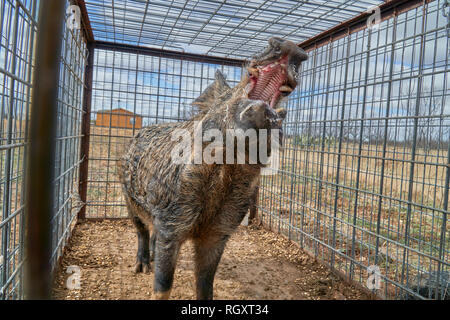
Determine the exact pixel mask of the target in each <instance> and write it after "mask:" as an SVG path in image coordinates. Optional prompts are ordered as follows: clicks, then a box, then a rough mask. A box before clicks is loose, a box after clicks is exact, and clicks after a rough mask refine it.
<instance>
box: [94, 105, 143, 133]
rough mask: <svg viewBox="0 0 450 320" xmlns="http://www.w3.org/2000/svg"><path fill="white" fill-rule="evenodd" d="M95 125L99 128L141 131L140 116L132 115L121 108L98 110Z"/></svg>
mask: <svg viewBox="0 0 450 320" xmlns="http://www.w3.org/2000/svg"><path fill="white" fill-rule="evenodd" d="M95 125H97V126H99V127H109V126H110V125H111V128H125V129H133V128H135V129H141V128H142V116H140V115H138V114H134V113H133V112H131V111H128V110H125V109H123V108H119V109H113V110H100V111H98V112H97V120H96V121H95Z"/></svg>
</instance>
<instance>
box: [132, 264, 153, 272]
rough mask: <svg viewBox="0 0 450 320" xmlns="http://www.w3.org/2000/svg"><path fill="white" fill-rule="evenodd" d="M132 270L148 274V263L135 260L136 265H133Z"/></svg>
mask: <svg viewBox="0 0 450 320" xmlns="http://www.w3.org/2000/svg"><path fill="white" fill-rule="evenodd" d="M134 272H135V273H145V274H150V264H148V263H142V262H137V263H136V266H135V267H134Z"/></svg>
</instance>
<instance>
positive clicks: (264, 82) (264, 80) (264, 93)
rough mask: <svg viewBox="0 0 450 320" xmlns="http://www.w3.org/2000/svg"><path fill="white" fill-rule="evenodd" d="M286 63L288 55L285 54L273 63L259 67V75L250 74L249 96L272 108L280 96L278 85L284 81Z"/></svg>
mask: <svg viewBox="0 0 450 320" xmlns="http://www.w3.org/2000/svg"><path fill="white" fill-rule="evenodd" d="M287 63H288V57H287V56H285V57H283V58H281V59H280V60H278V61H277V62H275V63H272V64H269V65H267V66H265V67H263V68H260V69H259V77H258V78H256V77H254V76H252V77H251V78H250V81H251V84H252V90H251V93H250V94H249V98H250V99H254V100H256V99H257V100H263V101H265V102H267V103H270V106H271V107H272V108H273V107H274V106H275V104H276V103H277V102H278V99H279V98H280V96H281V92H280V87H281V86H282V85H284V84H285V83H286V79H287V74H286V65H287ZM282 65H283V66H282Z"/></svg>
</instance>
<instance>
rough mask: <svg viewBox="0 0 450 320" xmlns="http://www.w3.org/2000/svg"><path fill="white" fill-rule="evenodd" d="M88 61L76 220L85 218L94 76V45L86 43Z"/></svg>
mask: <svg viewBox="0 0 450 320" xmlns="http://www.w3.org/2000/svg"><path fill="white" fill-rule="evenodd" d="M87 50H88V59H87V63H86V68H85V72H84V93H83V120H82V121H83V122H82V127H81V134H82V135H83V137H82V138H81V147H80V159H82V163H81V164H80V174H79V189H78V190H79V193H80V199H81V201H82V203H83V207H82V208H81V209H80V211H79V212H78V219H85V218H86V200H87V188H88V177H89V145H90V132H91V103H92V82H93V74H94V44H93V43H92V42H88V44H87Z"/></svg>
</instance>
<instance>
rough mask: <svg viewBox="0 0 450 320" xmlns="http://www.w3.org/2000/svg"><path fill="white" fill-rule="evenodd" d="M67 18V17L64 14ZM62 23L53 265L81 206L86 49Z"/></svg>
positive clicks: (78, 36)
mask: <svg viewBox="0 0 450 320" xmlns="http://www.w3.org/2000/svg"><path fill="white" fill-rule="evenodd" d="M66 18H68V16H67V17H66ZM67 21H68V19H66V23H65V24H64V26H63V30H64V32H63V38H62V39H61V41H62V49H61V66H60V79H59V87H58V90H59V91H58V98H57V100H58V114H57V129H56V130H57V132H56V151H55V154H56V159H55V160H56V161H55V162H56V167H55V173H54V174H55V181H54V183H55V190H54V191H55V198H54V199H55V208H54V215H53V219H52V226H53V233H52V240H53V252H52V264H53V266H55V263H56V261H57V259H58V258H59V257H60V256H61V254H62V252H63V249H64V247H65V245H66V242H67V240H68V238H69V236H70V232H71V231H72V228H73V224H74V222H75V218H76V216H77V215H76V214H77V212H78V210H79V209H80V207H81V202H80V197H79V192H78V180H79V179H78V173H79V172H78V171H79V170H78V169H79V166H80V164H81V162H82V161H83V159H80V142H81V138H82V133H81V126H82V116H83V105H82V103H83V93H84V87H85V86H84V85H85V84H84V72H85V66H86V61H87V48H86V43H85V39H84V38H83V32H82V31H81V29H77V28H70V27H69V26H70V25H69V24H68V23H67Z"/></svg>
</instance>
